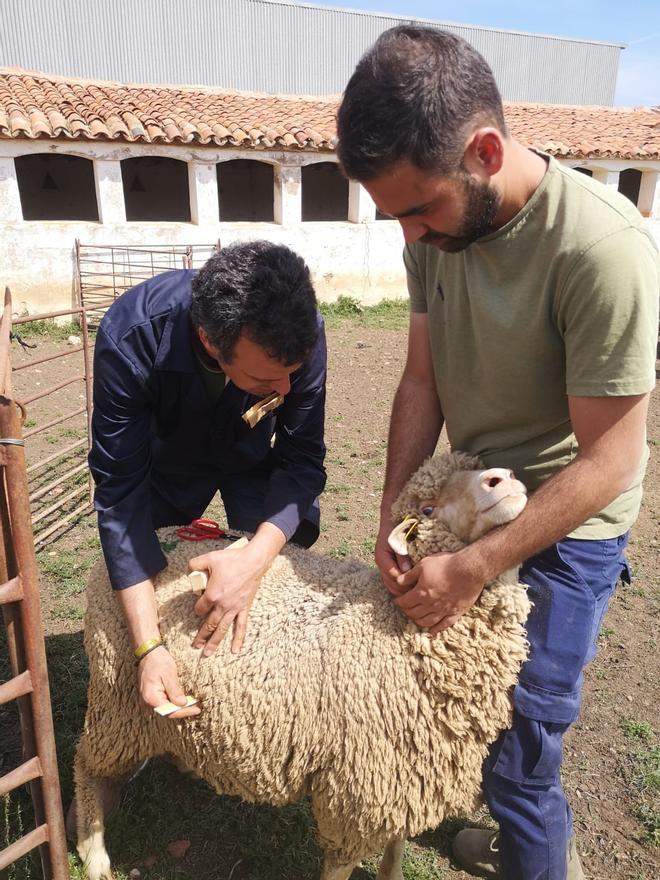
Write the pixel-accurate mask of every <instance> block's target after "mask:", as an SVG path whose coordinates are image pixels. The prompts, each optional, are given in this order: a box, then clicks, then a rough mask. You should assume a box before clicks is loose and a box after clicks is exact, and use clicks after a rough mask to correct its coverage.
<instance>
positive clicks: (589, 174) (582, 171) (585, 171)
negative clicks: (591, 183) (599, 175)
mask: <svg viewBox="0 0 660 880" xmlns="http://www.w3.org/2000/svg"><path fill="white" fill-rule="evenodd" d="M575 170H576V171H579V172H580V174H586V176H587V177H593V176H594V173H593V171H592V170H591V168H576V169H575Z"/></svg>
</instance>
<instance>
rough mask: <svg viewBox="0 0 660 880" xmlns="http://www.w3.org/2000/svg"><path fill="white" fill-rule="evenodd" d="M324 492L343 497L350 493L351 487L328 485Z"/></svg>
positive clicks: (341, 484)
mask: <svg viewBox="0 0 660 880" xmlns="http://www.w3.org/2000/svg"><path fill="white" fill-rule="evenodd" d="M325 491H326V492H334V493H337V494H342V495H345V494H347V493H349V492H352V491H353V487H352V486H349V485H347V484H346V483H328V484H327V486H326V487H325Z"/></svg>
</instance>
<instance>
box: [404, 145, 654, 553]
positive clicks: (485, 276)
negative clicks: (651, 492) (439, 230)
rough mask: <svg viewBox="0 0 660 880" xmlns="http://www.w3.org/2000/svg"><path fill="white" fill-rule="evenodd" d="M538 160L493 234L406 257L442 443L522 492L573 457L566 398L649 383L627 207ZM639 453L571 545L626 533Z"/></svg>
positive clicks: (650, 251)
mask: <svg viewBox="0 0 660 880" xmlns="http://www.w3.org/2000/svg"><path fill="white" fill-rule="evenodd" d="M544 158H545V159H547V160H548V169H547V171H546V174H545V176H544V178H543V180H542V182H541V184H540V185H539V187H538V189H537V190H536V192H535V193H534V195H533V196H532V198H531V199H530V200H529V201H528V202H527V204H526V205H525V206H524V208H523V209H522V210H521V211H520V212H519V213H518V214H517V215H516V216H515V217H514V218H513V219H512V220H511V221H510V222H509V223H507V224H506V225H505V226H503V227H502V228H501V229H499V230H497V232H494V233H492V234H490V235H487V236H484V237H483V238H480V239H479V240H478V241H476V242H474V243H473V244H471V245H470V246H469V247H468V248H466V250H464V251H462V252H460V253H454V254H449V253H444V252H442V251H440V250H438V249H437V248H434V247H431V246H429V245H423V244H413V245H407V246H406V248H405V251H404V261H405V264H406V269H407V272H408V288H409V293H410V307H411V310H412V311H413V312H428V322H429V333H430V339H431V348H432V356H433V367H434V371H435V378H436V385H437V389H438V396H439V399H440V405H441V407H442V412H443V415H444V418H445V423H446V426H447V432H448V435H449V441H450V443H451V446H452V448H454V449H460V450H464V451H466V452H469V453H472V454H473V455H479V456H481V458H482V459H483V461H484V463H485V464H486V465H487V466H489V467H496V466H499V467H510V468H512V469H513V470H514V471H515V472H516V475H517V476H518V477H519V478H520V479H521V480H522V481H523V482H524V483H525V484H526V485H527V487H528V489H529V490H530V491H531V490H534V489H536V488H537V487H538V486H539V484H540V483H541V482H542V481H543V480H546V479H547V478H548V477H550V476H551V475H552V474H554V473H555V472H556V471H557V470H559V469H560V468H561V467H563V466H565V465H567V464H568V463H569V462H570V461H571V460H572V459H573V458H574V457H575V455H576V452H577V442H576V439H575V435H574V434H573V433H572V430H571V425H570V421H569V414H568V400H567V395H576V396H585V397H595V396H609V395H613V396H614V395H635V394H643V393H645V392H647V391H650V390H651V389H652V388H653V386H654V382H655V346H656V338H657V335H656V334H657V327H658V291H659V290H660V260H659V258H658V249H657V246H656V244H655V242H654V240H653V238H652V237H651V233H650V231H649V230H648V229H647V227H646V224H645V221H644V220H643V218H642V217H641V215H640V214H639V213H638V211H637V210H636V208H635V207H634V206H633V205H632V203H631V202H630V201H629V200H628V199H627V198H625V197H624V196H622V195H620V194H619V193H616V192H612V191H611V190H610V189H609V188H608V187H605V186H603V185H601V184H599V183H597V182H595V181H592V180H591V179H590V178H589V177H587V176H586V175H583V174H580V173H579V172H577V171H574V170H572V169H569V168H566V167H564V166H562V165H560V164H559V163H558V162H556V161H555V160H554V159H553V158H551V157H547V156H544ZM640 452H641V451H640ZM642 458H643V461H642V464H641V467H640V470H639V473H638V475H637V478H636V479H635V481H634V482H633V485H631V486H630V487H629V488H628V489H627V490H626V491H625V492H624V493H623V494H622V495H620V496H619V497H618V498H616V499H615V500H614V501H613V502H612V503H611V504H609V505H608V506H607V508H606V509H605V510H603V511H601V512H600V513H599V514H597V515H596V516H593V517H591V519H589V520H588V521H587V522H586V523H584V524H583V525H582V526H580V527H579V528H578V529H577V530H576V531H575V532H573V533H572V537H578V538H612V537H616V536H617V535H619V534H622V533H623V532H624V531H626V529H628V528H629V527H630V526H631V525H632V523H633V522H634V521H635V518H636V517H637V513H638V511H639V505H640V501H641V494H642V488H641V481H642V477H643V474H644V469H645V465H646V460H647V458H648V449H647V448H646V446H645V447H644V450H643V454H642Z"/></svg>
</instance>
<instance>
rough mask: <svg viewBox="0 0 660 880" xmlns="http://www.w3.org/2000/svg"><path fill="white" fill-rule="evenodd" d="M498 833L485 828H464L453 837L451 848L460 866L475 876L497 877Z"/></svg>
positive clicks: (498, 861) (498, 862)
mask: <svg viewBox="0 0 660 880" xmlns="http://www.w3.org/2000/svg"><path fill="white" fill-rule="evenodd" d="M499 843H500V835H499V833H498V832H497V831H488V830H487V829H485V828H464V829H463V830H462V831H459V832H458V834H457V835H456V837H455V838H454V840H453V842H452V845H451V849H452V854H453V856H454V859H455V860H456V861H457V862H458V864H459V865H460V866H461V868H464V869H465V870H466V871H468V872H469V873H470V874H475V875H476V876H477V877H499V876H500V873H499V867H500V853H499Z"/></svg>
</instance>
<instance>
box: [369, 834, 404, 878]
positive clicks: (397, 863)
mask: <svg viewBox="0 0 660 880" xmlns="http://www.w3.org/2000/svg"><path fill="white" fill-rule="evenodd" d="M405 846H406V840H405V837H404V838H396V837H395V838H394V839H393V840H390V842H389V843H388V844H387V846H386V847H385V850H384V852H383V858H382V859H381V861H380V868H379V869H378V874H377V876H376V880H403V868H402V866H401V863H402V861H403V850H404V848H405Z"/></svg>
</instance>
